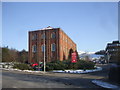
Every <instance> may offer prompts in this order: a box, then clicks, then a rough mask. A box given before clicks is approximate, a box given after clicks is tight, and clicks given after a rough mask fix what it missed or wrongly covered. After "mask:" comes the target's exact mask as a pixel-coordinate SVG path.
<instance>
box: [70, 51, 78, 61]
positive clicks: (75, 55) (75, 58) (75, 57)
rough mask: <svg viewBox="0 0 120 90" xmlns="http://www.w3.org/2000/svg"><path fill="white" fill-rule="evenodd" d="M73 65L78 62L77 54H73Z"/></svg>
mask: <svg viewBox="0 0 120 90" xmlns="http://www.w3.org/2000/svg"><path fill="white" fill-rule="evenodd" d="M71 62H72V63H76V62H77V54H76V52H74V53H72V60H71Z"/></svg>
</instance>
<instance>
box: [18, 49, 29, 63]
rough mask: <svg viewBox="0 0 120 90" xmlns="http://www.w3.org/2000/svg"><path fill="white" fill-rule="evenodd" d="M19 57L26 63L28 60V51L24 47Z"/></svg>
mask: <svg viewBox="0 0 120 90" xmlns="http://www.w3.org/2000/svg"><path fill="white" fill-rule="evenodd" d="M18 57H19V61H20V62H22V63H26V62H27V61H28V52H27V51H26V50H24V49H23V50H22V51H20V52H19V53H18Z"/></svg>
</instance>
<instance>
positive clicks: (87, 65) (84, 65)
mask: <svg viewBox="0 0 120 90" xmlns="http://www.w3.org/2000/svg"><path fill="white" fill-rule="evenodd" d="M94 66H95V64H94V63H93V62H92V61H85V60H79V61H78V62H77V63H76V64H75V69H84V70H85V69H94Z"/></svg>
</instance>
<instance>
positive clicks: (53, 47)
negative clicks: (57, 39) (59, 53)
mask: <svg viewBox="0 0 120 90" xmlns="http://www.w3.org/2000/svg"><path fill="white" fill-rule="evenodd" d="M55 48H56V47H55V43H53V44H51V51H55Z"/></svg>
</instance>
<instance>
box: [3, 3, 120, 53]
mask: <svg viewBox="0 0 120 90" xmlns="http://www.w3.org/2000/svg"><path fill="white" fill-rule="evenodd" d="M2 5H3V6H2V10H3V11H2V15H3V16H2V24H3V25H2V26H3V29H2V31H3V33H2V35H3V36H2V39H3V40H2V45H3V46H9V47H10V48H15V49H17V50H22V49H25V50H28V31H32V30H37V29H41V28H45V27H47V26H51V27H55V28H57V27H60V28H61V29H63V31H64V32H65V33H66V34H67V35H68V36H69V37H70V38H71V39H72V40H73V41H74V42H75V43H76V44H77V50H78V51H88V52H94V51H98V50H103V49H105V47H106V44H107V42H112V41H113V40H117V39H118V3H117V2H111V3H109V2H103V3H102V2H96V3H95V2H85V3H84V2H76V3H73V2H70V3H67V2H58V3H54V2H45V3H43V2H36V3H35V2H31V3H30V2H26V3H25V2H23V3H20V2H18V3H15V2H14V3H12V2H11V3H9V2H6V3H5V2H4V3H3V4H2Z"/></svg>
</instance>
